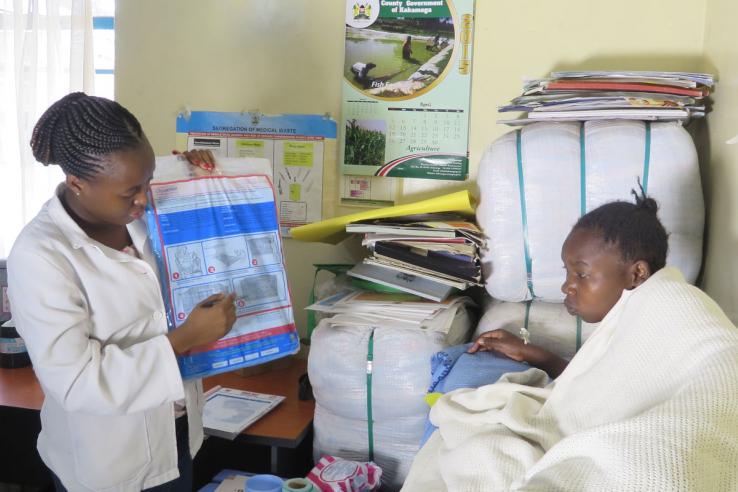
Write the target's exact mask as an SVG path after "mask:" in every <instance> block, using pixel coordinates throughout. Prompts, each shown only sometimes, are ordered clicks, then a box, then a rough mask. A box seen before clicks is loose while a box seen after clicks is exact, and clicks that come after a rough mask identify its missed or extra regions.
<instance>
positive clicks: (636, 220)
mask: <svg viewBox="0 0 738 492" xmlns="http://www.w3.org/2000/svg"><path fill="white" fill-rule="evenodd" d="M638 186H639V187H640V193H638V192H637V191H636V190H631V193H632V194H633V196H634V197H635V203H631V202H626V201H615V202H610V203H606V204H604V205H602V206H600V207H598V208H596V209H594V210H592V211H591V212H588V213H587V214H585V215H583V216H582V217H581V218H580V219H579V221H578V222H577V223H576V225H574V229H588V230H592V231H594V232H595V233H597V234H599V235H600V236H601V237H602V240H603V241H604V242H605V244H610V245H613V246H616V247H617V248H618V249H619V250H620V254H621V256H622V258H623V260H625V261H639V260H643V261H645V262H647V263H648V266H649V267H650V269H651V273H654V272H656V271H658V270H660V269H661V268H663V267H664V265H666V253H667V252H668V249H669V240H668V234H667V233H666V230H665V229H664V226H663V225H662V224H661V221H660V220H659V219H658V216H657V212H658V209H659V207H658V204H657V203H656V200H654V199H653V198H650V197H647V196H646V194H645V192H644V191H643V187H642V186H641V184H640V182H639V183H638Z"/></svg>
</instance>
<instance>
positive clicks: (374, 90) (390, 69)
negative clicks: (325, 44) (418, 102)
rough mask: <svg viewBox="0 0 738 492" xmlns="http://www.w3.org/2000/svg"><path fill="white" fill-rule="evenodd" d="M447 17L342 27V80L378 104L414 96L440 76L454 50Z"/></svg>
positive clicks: (379, 21)
mask: <svg viewBox="0 0 738 492" xmlns="http://www.w3.org/2000/svg"><path fill="white" fill-rule="evenodd" d="M454 41H455V37H454V24H453V20H452V19H451V18H450V17H435V18H404V19H392V18H388V19H384V18H380V19H377V21H376V22H374V23H373V24H371V25H370V26H369V27H366V28H361V29H360V28H355V27H351V26H346V58H345V62H344V77H345V78H346V80H347V81H349V82H350V83H351V84H352V85H354V86H355V87H356V88H357V89H359V90H361V91H362V92H364V93H365V94H367V95H369V96H375V97H379V98H400V97H402V98H407V97H408V96H409V97H413V96H417V95H419V94H421V93H423V92H425V89H427V88H428V87H429V86H430V85H431V84H433V82H435V81H436V80H437V79H438V78H439V77H441V76H442V74H443V71H444V70H445V69H446V67H447V66H448V64H449V62H450V61H451V57H452V54H453V48H454Z"/></svg>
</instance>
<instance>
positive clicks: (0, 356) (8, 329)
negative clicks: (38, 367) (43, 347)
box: [0, 319, 31, 369]
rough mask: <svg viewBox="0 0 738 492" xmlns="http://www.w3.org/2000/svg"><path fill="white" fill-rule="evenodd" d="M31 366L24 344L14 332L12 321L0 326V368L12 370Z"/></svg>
mask: <svg viewBox="0 0 738 492" xmlns="http://www.w3.org/2000/svg"><path fill="white" fill-rule="evenodd" d="M30 365H31V358H30V357H29V356H28V351H27V350H26V344H25V342H23V339H22V338H21V337H20V335H18V332H17V331H16V330H15V326H14V324H13V320H12V319H11V320H8V321H6V322H5V323H3V325H2V326H0V367H2V368H5V369H14V368H17V367H27V366H30Z"/></svg>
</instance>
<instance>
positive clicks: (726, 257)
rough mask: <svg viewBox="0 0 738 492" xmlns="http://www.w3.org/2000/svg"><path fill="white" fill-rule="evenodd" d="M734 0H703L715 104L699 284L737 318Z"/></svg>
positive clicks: (706, 142) (707, 147)
mask: <svg viewBox="0 0 738 492" xmlns="http://www.w3.org/2000/svg"><path fill="white" fill-rule="evenodd" d="M736 19H738V3H736V2H735V1H734V0H708V1H707V14H706V22H705V67H704V68H705V70H709V71H712V72H714V73H715V74H717V75H718V78H719V83H718V85H717V90H716V91H715V94H714V95H713V103H714V109H713V111H712V113H710V116H709V117H708V118H707V121H706V132H704V133H703V134H702V135H701V138H700V139H699V140H698V142H699V143H700V146H702V147H703V150H704V151H703V159H702V161H703V162H702V164H703V171H704V176H705V189H706V198H707V199H706V202H707V205H708V212H709V213H708V239H707V261H706V263H705V272H704V279H703V287H704V288H705V290H706V291H707V293H708V294H710V295H711V296H712V297H713V298H714V299H715V300H716V301H717V302H718V303H719V304H720V305H721V306H722V308H723V309H724V310H725V311H726V313H727V315H728V317H730V318H731V319H732V320H733V322H738V303H736V295H738V261H736V259H735V257H736V253H738V197H737V196H736V194H737V193H738V144H736V145H728V144H726V143H725V142H726V141H727V140H729V139H731V138H733V137H734V136H736V135H738V30H737V29H736V25H735V20H736Z"/></svg>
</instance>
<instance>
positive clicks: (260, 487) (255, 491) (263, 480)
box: [246, 475, 284, 492]
mask: <svg viewBox="0 0 738 492" xmlns="http://www.w3.org/2000/svg"><path fill="white" fill-rule="evenodd" d="M282 485H284V481H283V480H282V479H281V478H279V477H278V476H276V475H254V476H253V477H251V478H249V479H248V480H246V492H282Z"/></svg>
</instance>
